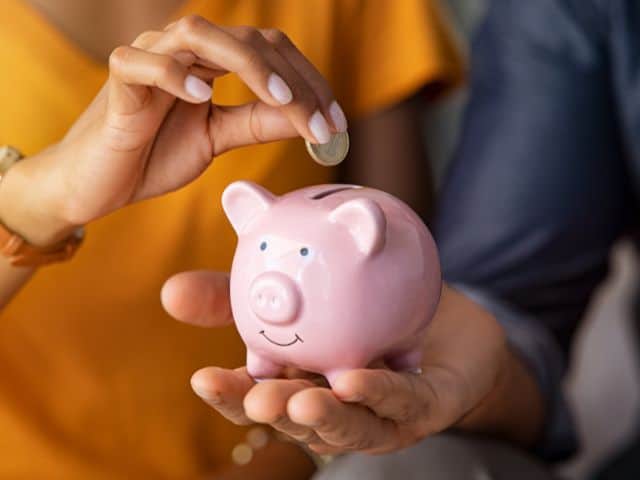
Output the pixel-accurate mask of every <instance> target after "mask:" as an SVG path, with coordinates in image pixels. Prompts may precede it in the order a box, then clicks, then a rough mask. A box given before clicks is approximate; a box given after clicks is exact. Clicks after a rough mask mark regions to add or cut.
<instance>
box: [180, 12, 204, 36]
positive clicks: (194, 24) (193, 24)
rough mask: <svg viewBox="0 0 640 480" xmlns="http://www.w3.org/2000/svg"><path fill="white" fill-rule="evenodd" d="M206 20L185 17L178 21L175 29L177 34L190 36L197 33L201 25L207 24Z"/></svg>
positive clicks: (194, 16)
mask: <svg viewBox="0 0 640 480" xmlns="http://www.w3.org/2000/svg"><path fill="white" fill-rule="evenodd" d="M207 23H208V22H207V20H205V19H204V18H203V17H201V16H200V15H187V16H185V17H182V18H181V19H180V20H178V23H177V24H176V29H177V30H178V32H179V33H182V34H186V35H191V34H193V33H195V32H197V31H199V30H200V29H201V28H202V26H203V25H205V24H207Z"/></svg>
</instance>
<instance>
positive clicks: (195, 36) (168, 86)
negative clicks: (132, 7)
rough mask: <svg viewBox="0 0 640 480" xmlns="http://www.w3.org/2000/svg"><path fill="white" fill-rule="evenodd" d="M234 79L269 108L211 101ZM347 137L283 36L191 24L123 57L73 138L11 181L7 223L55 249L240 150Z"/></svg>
mask: <svg viewBox="0 0 640 480" xmlns="http://www.w3.org/2000/svg"><path fill="white" fill-rule="evenodd" d="M230 72H232V73H236V74H237V75H238V76H239V77H240V79H241V80H242V81H243V82H244V83H245V84H246V85H247V86H248V87H249V88H250V89H251V90H252V91H253V92H254V93H255V94H256V96H257V97H258V99H257V101H255V102H252V103H249V104H245V105H239V106H230V107H222V106H217V105H213V104H211V101H210V100H211V83H212V82H213V81H214V79H215V78H217V77H219V76H221V75H224V74H227V73H230ZM345 129H346V120H345V118H344V115H343V113H342V110H341V109H340V107H339V106H338V104H337V103H335V100H334V97H333V94H332V92H331V90H330V88H329V87H328V84H327V82H326V81H325V80H324V78H323V77H322V76H321V75H320V74H319V73H318V71H317V70H316V69H315V68H314V67H313V66H312V65H311V63H310V62H309V61H308V60H307V59H306V58H305V57H304V56H303V55H302V54H301V53H300V51H298V50H297V48H296V47H295V46H294V45H293V44H292V43H291V42H290V41H289V40H288V39H287V37H286V36H285V35H284V34H283V33H281V32H279V31H277V30H257V29H254V28H250V27H233V28H228V27H220V26H216V25H213V24H211V23H209V22H208V21H207V20H205V19H203V18H201V17H198V16H189V17H185V18H182V19H181V20H179V21H177V22H175V23H173V24H171V25H169V26H168V27H167V28H166V29H165V30H164V31H151V32H145V33H143V34H142V35H140V36H139V37H138V38H137V39H136V40H135V42H133V44H132V45H131V46H122V47H118V48H116V49H115V50H114V51H113V53H112V55H111V58H110V62H109V79H108V81H107V82H106V84H105V85H104V87H103V89H102V90H101V92H100V93H99V94H98V95H97V97H96V98H95V100H94V101H93V103H92V104H91V105H90V106H89V107H88V109H87V110H86V111H85V112H84V114H83V115H82V116H81V117H80V118H79V119H78V120H77V122H76V123H75V124H74V125H73V127H72V128H71V129H70V131H69V132H68V134H67V135H66V136H65V138H64V139H63V140H62V141H61V142H60V143H58V144H56V145H54V146H52V147H51V148H49V149H48V150H46V151H44V152H42V153H41V154H39V155H36V156H34V157H30V158H28V159H25V161H23V162H20V163H18V164H17V165H16V166H15V167H14V168H12V169H11V171H10V172H9V173H8V174H7V176H6V178H5V180H4V181H3V185H2V189H0V194H1V193H2V191H4V196H3V195H0V205H2V207H0V219H2V221H3V222H5V223H6V224H7V226H9V227H10V228H12V229H14V230H16V231H18V232H19V233H22V234H24V236H25V237H27V239H29V240H32V241H34V242H35V243H46V242H47V241H51V239H52V237H56V236H61V235H63V234H64V232H68V231H69V230H70V229H72V228H74V226H76V225H79V224H85V223H87V222H89V221H91V220H93V219H96V218H98V217H101V216H103V215H106V214H108V213H110V212H112V211H114V210H116V209H118V208H120V207H123V206H125V205H127V204H129V203H132V202H135V201H137V200H141V199H145V198H148V197H152V196H156V195H161V194H163V193H166V192H169V191H171V190H175V189H177V188H180V187H182V186H184V185H186V184H187V183H189V182H190V181H192V180H193V179H195V178H196V177H198V176H199V175H200V174H201V173H202V172H203V171H204V170H205V169H206V168H207V166H208V165H209V164H210V162H211V159H212V158H213V157H215V156H217V155H219V154H221V153H223V152H225V151H227V150H229V149H232V148H235V147H239V146H243V145H249V144H254V143H260V142H268V141H273V140H278V139H283V138H288V137H293V136H297V135H300V136H303V137H304V138H306V139H308V140H310V141H312V142H315V143H324V142H326V141H328V138H329V135H330V132H332V131H333V132H335V131H338V130H345ZM25 192H28V196H29V197H28V198H27V197H26V196H25V195H26V194H25ZM2 198H7V199H9V198H10V199H11V202H2V201H1V200H2ZM7 203H9V204H10V205H7Z"/></svg>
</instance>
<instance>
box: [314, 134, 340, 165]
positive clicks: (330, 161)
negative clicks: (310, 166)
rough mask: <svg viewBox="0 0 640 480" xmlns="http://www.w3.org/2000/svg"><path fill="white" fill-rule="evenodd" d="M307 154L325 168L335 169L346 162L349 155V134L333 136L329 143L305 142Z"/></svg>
mask: <svg viewBox="0 0 640 480" xmlns="http://www.w3.org/2000/svg"><path fill="white" fill-rule="evenodd" d="M304 143H305V145H306V146H307V152H309V155H311V158H313V159H314V160H315V161H316V162H317V163H319V164H320V165H323V166H325V167H333V166H335V165H338V164H339V163H340V162H342V161H343V160H344V158H345V157H346V156H347V153H349V134H348V133H347V132H340V133H336V134H335V135H331V140H329V142H327V143H323V144H316V143H311V142H309V141H308V140H305V142H304Z"/></svg>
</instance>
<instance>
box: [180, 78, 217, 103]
mask: <svg viewBox="0 0 640 480" xmlns="http://www.w3.org/2000/svg"><path fill="white" fill-rule="evenodd" d="M184 89H185V90H186V91H187V93H188V94H189V95H191V96H192V97H193V98H195V99H196V100H200V101H201V102H206V101H207V100H210V99H211V92H212V90H211V87H210V86H209V85H207V84H206V83H205V82H203V81H202V80H200V79H199V78H198V77H196V76H195V75H187V78H186V79H185V80H184Z"/></svg>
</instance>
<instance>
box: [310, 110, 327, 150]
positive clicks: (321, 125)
mask: <svg viewBox="0 0 640 480" xmlns="http://www.w3.org/2000/svg"><path fill="white" fill-rule="evenodd" d="M309 130H311V133H313V136H314V137H315V139H316V140H317V141H318V143H320V144H322V143H328V142H329V140H331V134H330V133H329V125H328V124H327V121H326V120H325V119H324V116H323V115H322V114H321V113H320V111H319V110H316V111H315V112H314V113H313V115H311V118H310V119H309Z"/></svg>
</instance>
